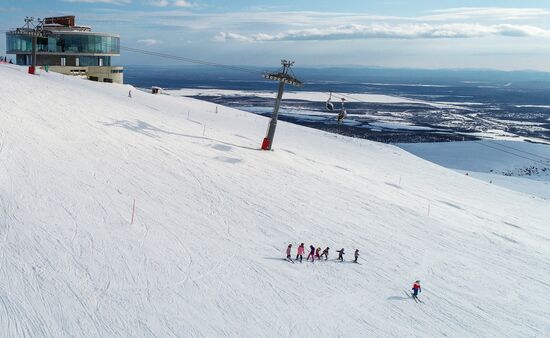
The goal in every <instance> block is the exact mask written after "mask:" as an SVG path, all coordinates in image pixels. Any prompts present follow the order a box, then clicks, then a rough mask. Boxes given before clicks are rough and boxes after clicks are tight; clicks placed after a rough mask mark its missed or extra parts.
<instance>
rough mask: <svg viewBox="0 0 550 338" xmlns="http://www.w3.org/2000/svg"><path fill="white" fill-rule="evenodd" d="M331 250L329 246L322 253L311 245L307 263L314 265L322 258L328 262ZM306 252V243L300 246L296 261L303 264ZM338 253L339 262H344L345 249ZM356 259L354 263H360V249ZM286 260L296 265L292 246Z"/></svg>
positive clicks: (288, 248) (357, 251)
mask: <svg viewBox="0 0 550 338" xmlns="http://www.w3.org/2000/svg"><path fill="white" fill-rule="evenodd" d="M329 250H330V248H329V247H328V246H327V247H326V248H325V249H324V250H323V251H321V247H317V248H315V246H313V245H310V246H309V254H308V255H307V258H306V261H309V260H310V259H311V262H312V263H313V262H315V259H317V260H321V258H323V257H325V261H326V260H328V253H329ZM305 252H306V248H305V245H304V243H301V244H300V245H299V246H298V249H297V250H296V259H295V260H296V261H300V263H302V260H303V259H304V254H305ZM336 252H338V258H337V260H339V261H340V262H343V261H344V255H345V252H344V248H342V249H340V250H336ZM354 257H355V260H354V261H353V262H354V263H358V262H357V260H358V259H359V249H355V254H354ZM286 259H287V260H289V261H291V262H293V263H294V260H293V259H292V244H289V245H288V246H287V248H286Z"/></svg>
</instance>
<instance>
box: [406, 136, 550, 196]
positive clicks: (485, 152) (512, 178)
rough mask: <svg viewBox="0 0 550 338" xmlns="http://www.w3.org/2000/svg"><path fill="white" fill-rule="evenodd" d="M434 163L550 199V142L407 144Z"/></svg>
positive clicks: (499, 140)
mask: <svg viewBox="0 0 550 338" xmlns="http://www.w3.org/2000/svg"><path fill="white" fill-rule="evenodd" d="M400 147H401V148H403V149H405V150H407V151H409V152H411V153H413V154H415V155H417V156H419V157H421V158H423V159H425V160H428V161H431V162H433V163H436V164H439V165H442V166H444V167H447V168H450V169H455V170H457V171H458V172H461V173H464V174H468V175H471V176H472V177H475V178H478V179H481V180H484V181H486V182H490V183H493V184H496V185H500V186H502V187H506V188H509V189H512V190H516V191H520V192H524V193H527V194H531V195H534V196H538V197H542V198H546V199H550V145H548V144H537V143H532V142H526V141H522V140H513V139H512V138H510V137H508V138H503V137H502V138H501V139H497V140H490V139H485V140H481V141H469V142H438V143H404V144H401V145H400Z"/></svg>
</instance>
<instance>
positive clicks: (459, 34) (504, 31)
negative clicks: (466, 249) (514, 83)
mask: <svg viewBox="0 0 550 338" xmlns="http://www.w3.org/2000/svg"><path fill="white" fill-rule="evenodd" d="M485 36H509V37H550V31H548V30H545V29H542V28H538V27H534V26H528V25H512V24H498V25H480V24H442V25H430V24H408V25H388V24H372V25H359V24H349V25H339V26H334V27H327V28H308V29H303V30H290V31H287V32H284V33H275V34H264V33H259V34H250V35H242V34H237V33H231V32H221V33H219V34H218V35H217V36H216V37H215V40H216V41H228V40H233V41H239V42H257V41H300V40H355V39H450V38H476V37H485Z"/></svg>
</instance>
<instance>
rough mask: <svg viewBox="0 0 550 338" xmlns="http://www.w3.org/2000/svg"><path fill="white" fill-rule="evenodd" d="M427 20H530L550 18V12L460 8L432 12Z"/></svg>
mask: <svg viewBox="0 0 550 338" xmlns="http://www.w3.org/2000/svg"><path fill="white" fill-rule="evenodd" d="M430 13H431V14H430V15H427V16H424V17H422V19H425V20H429V19H432V20H469V19H483V20H507V21H508V20H528V19H534V18H543V17H550V10H547V9H544V8H508V7H504V8H503V7H459V8H447V9H438V10H433V11H430Z"/></svg>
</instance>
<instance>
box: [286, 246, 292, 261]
mask: <svg viewBox="0 0 550 338" xmlns="http://www.w3.org/2000/svg"><path fill="white" fill-rule="evenodd" d="M290 250H292V244H289V245H288V246H287V247H286V259H288V260H289V261H291V260H292V258H290Z"/></svg>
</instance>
